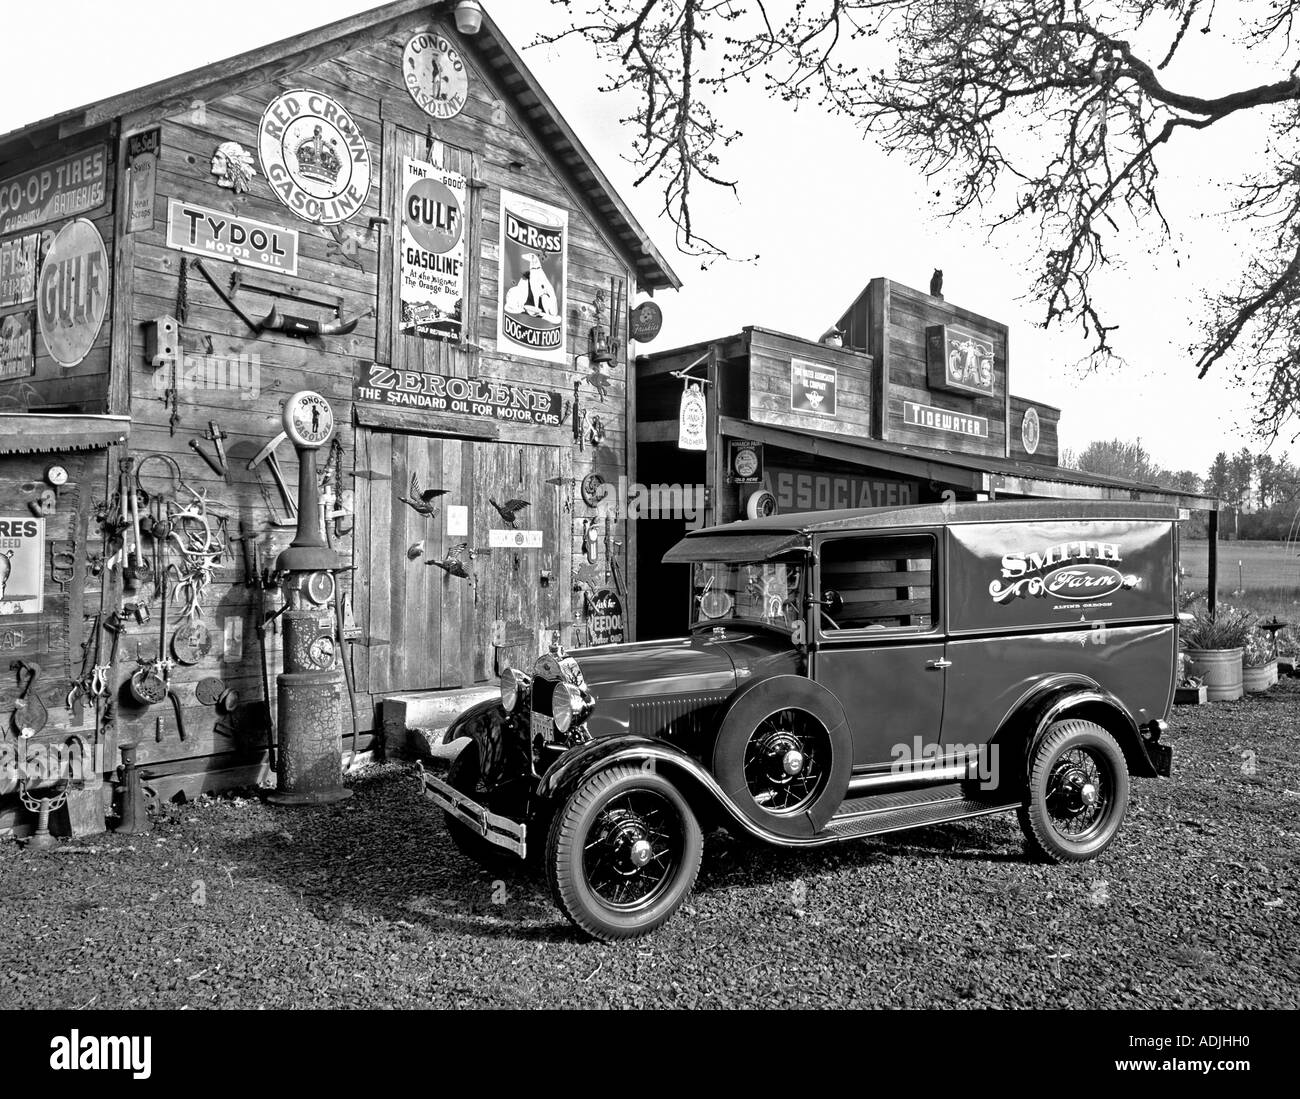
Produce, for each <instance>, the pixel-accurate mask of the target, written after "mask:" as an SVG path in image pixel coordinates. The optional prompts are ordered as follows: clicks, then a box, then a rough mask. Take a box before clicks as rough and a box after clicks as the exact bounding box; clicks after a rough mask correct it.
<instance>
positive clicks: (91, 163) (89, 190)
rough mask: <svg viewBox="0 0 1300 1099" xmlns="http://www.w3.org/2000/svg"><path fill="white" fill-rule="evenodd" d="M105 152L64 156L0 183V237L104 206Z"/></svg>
mask: <svg viewBox="0 0 1300 1099" xmlns="http://www.w3.org/2000/svg"><path fill="white" fill-rule="evenodd" d="M107 181H108V155H107V150H106V149H105V148H104V147H103V146H100V147H99V148H97V149H90V150H87V151H85V152H80V153H74V154H73V155H72V156H65V157H64V158H63V159H62V160H56V161H54V163H53V164H46V165H44V166H43V167H40V168H32V169H31V170H30V171H27V172H22V173H20V174H19V175H16V176H10V177H9V178H8V179H6V180H4V181H3V182H0V235H4V234H7V233H17V232H21V231H22V230H23V229H32V228H34V227H35V226H37V225H44V224H45V223H46V222H47V221H59V220H61V219H63V218H70V217H76V216H77V215H78V214H85V213H88V212H89V211H91V210H95V209H98V208H99V207H100V206H102V205H103V204H104V199H105V197H106V196H107V191H106V189H105V188H106V184H107Z"/></svg>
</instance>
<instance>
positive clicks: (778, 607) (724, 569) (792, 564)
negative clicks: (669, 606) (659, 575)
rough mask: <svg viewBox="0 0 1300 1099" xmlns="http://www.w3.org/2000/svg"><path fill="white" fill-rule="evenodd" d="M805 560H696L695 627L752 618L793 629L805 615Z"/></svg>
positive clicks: (692, 601) (692, 592)
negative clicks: (744, 561)
mask: <svg viewBox="0 0 1300 1099" xmlns="http://www.w3.org/2000/svg"><path fill="white" fill-rule="evenodd" d="M803 575H804V566H803V563H802V561H761V562H758V563H757V564H749V563H741V564H737V563H735V562H730V561H697V562H695V564H694V566H693V568H692V582H691V626H692V627H696V626H719V625H723V624H725V623H727V622H747V623H752V624H754V625H760V626H767V627H770V628H773V629H778V630H785V631H789V630H792V629H793V628H794V625H795V623H796V622H799V621H801V620H802V619H803V596H804V586H803Z"/></svg>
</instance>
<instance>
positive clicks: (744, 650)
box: [570, 629, 799, 703]
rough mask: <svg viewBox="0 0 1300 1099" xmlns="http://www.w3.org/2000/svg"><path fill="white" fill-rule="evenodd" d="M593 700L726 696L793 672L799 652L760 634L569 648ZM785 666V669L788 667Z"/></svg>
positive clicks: (785, 641)
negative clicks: (754, 681) (749, 684)
mask: <svg viewBox="0 0 1300 1099" xmlns="http://www.w3.org/2000/svg"><path fill="white" fill-rule="evenodd" d="M570 655H571V656H572V657H573V658H574V659H575V660H577V662H578V667H580V668H581V669H582V675H583V678H584V679H585V680H586V681H587V688H588V689H589V690H590V691H591V693H592V694H593V695H594V696H595V697H596V700H597V702H598V703H599V702H600V701H601V700H608V699H614V698H627V699H635V698H639V697H643V696H649V697H661V696H664V695H675V694H688V693H690V694H694V693H704V692H712V691H725V692H730V691H732V690H734V689H735V688H736V687H737V686H738V685H740V684H741V683H744V682H748V681H749V679H750V678H752V677H755V676H757V675H759V674H760V673H761V674H763V675H774V674H779V673H780V672H782V671H793V670H794V668H795V665H796V664H797V663H798V660H799V654H798V653H797V652H795V650H794V649H793V648H792V647H791V645H790V642H789V640H788V639H786V638H781V637H779V636H776V635H773V634H769V633H767V632H766V631H763V630H752V631H749V630H734V629H729V630H727V632H726V634H725V635H723V636H715V635H713V634H712V633H697V634H695V635H693V636H691V637H681V638H671V639H667V640H663V641H637V642H633V643H631V644H628V645H602V646H601V647H599V648H594V649H573V650H571V651H570ZM786 665H789V667H786Z"/></svg>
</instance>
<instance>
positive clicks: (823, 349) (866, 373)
mask: <svg viewBox="0 0 1300 1099" xmlns="http://www.w3.org/2000/svg"><path fill="white" fill-rule="evenodd" d="M746 332H747V334H748V336H749V418H750V419H751V420H753V421H754V422H755V423H760V424H772V425H773V426H775V427H791V428H799V429H803V430H807V431H826V432H830V433H832V434H839V435H854V436H857V437H859V438H861V437H867V436H869V435H870V434H871V407H872V402H871V387H872V371H873V368H874V364H873V361H872V358H871V356H870V355H867V354H865V353H863V352H858V351H851V350H847V349H844V348H836V347H827V346H825V345H824V344H820V343H814V342H812V341H811V340H801V339H798V338H797V337H794V336H786V335H783V334H782V333H779V332H772V331H769V330H767V329H764V328H749V329H746ZM795 361H798V362H802V363H809V364H811V365H813V366H815V367H831V368H833V369H834V370H835V378H836V402H835V412H834V414H833V415H821V414H818V413H812V412H807V411H796V410H794V409H792V408H791V400H790V396H791V380H790V377H791V364H792V363H793V362H795Z"/></svg>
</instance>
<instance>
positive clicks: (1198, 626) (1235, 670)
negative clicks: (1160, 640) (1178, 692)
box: [1178, 603, 1255, 702]
mask: <svg viewBox="0 0 1300 1099" xmlns="http://www.w3.org/2000/svg"><path fill="white" fill-rule="evenodd" d="M1254 625H1255V615H1253V614H1252V613H1251V612H1250V611H1247V610H1238V609H1236V608H1234V607H1229V606H1227V605H1226V604H1222V603H1221V604H1219V606H1218V607H1217V608H1216V609H1215V610H1214V612H1213V613H1211V612H1210V611H1209V610H1208V609H1201V610H1199V611H1197V612H1196V613H1195V614H1194V615H1192V617H1191V620H1190V621H1184V622H1183V623H1182V624H1181V625H1180V626H1179V627H1178V633H1179V641H1180V642H1181V644H1182V647H1183V651H1184V653H1186V655H1187V671H1188V674H1189V675H1195V676H1198V677H1200V679H1201V680H1202V681H1203V682H1204V683H1205V687H1206V693H1207V694H1208V696H1209V699H1210V701H1211V702H1223V701H1229V700H1231V699H1234V698H1240V697H1241V696H1242V695H1243V694H1244V693H1245V688H1244V686H1243V683H1242V654H1243V650H1244V649H1245V645H1246V638H1247V637H1249V636H1250V634H1251V633H1252V631H1253V627H1254Z"/></svg>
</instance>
